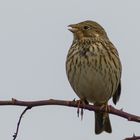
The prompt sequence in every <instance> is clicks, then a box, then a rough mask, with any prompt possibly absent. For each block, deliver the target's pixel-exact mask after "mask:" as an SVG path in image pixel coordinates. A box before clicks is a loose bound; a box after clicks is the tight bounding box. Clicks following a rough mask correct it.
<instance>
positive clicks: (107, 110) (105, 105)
mask: <svg viewBox="0 0 140 140" xmlns="http://www.w3.org/2000/svg"><path fill="white" fill-rule="evenodd" d="M103 109H105V112H109V111H110V106H108V104H107V103H105V104H102V105H101V107H100V110H103Z"/></svg>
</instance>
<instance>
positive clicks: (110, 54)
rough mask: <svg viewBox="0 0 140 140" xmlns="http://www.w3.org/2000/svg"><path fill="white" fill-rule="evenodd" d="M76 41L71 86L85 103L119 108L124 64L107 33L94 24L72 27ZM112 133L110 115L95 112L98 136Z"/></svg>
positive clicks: (68, 67) (69, 65) (70, 59)
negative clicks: (110, 104) (111, 99)
mask: <svg viewBox="0 0 140 140" xmlns="http://www.w3.org/2000/svg"><path fill="white" fill-rule="evenodd" d="M69 27H70V29H69V30H70V31H71V32H72V33H73V36H74V40H73V43H72V45H71V47H70V49H69V52H68V55H67V60H66V73H67V76H68V80H69V82H70V85H71V86H72V88H73V90H74V91H75V93H76V94H77V95H78V96H79V98H80V99H81V100H82V101H87V102H91V103H93V104H95V105H99V106H102V105H107V103H108V100H109V99H110V98H111V97H113V102H114V103H115V104H116V103H117V101H118V100H119V97H120V92H121V80H120V79H121V71H122V68H121V62H120V59H119V55H118V52H117V50H116V48H115V47H114V45H113V44H112V43H111V42H110V40H109V38H108V36H107V34H106V32H105V30H104V29H103V27H101V26H100V25H99V24H98V23H96V22H94V21H84V22H81V23H78V24H72V25H69ZM103 131H106V132H108V133H111V132H112V129H111V124H110V120H109V115H108V113H100V112H95V133H96V134H100V133H101V132H103Z"/></svg>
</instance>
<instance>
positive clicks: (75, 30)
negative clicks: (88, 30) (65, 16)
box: [68, 24, 78, 33]
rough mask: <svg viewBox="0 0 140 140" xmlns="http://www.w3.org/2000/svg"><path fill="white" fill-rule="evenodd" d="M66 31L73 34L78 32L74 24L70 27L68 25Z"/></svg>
mask: <svg viewBox="0 0 140 140" xmlns="http://www.w3.org/2000/svg"><path fill="white" fill-rule="evenodd" d="M68 27H69V28H68V30H69V31H71V32H72V33H75V32H77V31H78V28H77V27H76V25H75V24H71V25H68Z"/></svg>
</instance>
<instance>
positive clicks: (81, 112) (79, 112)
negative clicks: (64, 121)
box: [76, 100, 88, 120]
mask: <svg viewBox="0 0 140 140" xmlns="http://www.w3.org/2000/svg"><path fill="white" fill-rule="evenodd" d="M76 102H77V107H78V108H77V116H78V117H79V114H80V116H81V120H83V115H84V106H85V104H88V102H87V101H86V100H77V101H76ZM80 105H83V108H81V111H80Z"/></svg>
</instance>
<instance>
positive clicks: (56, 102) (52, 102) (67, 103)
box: [0, 99, 140, 140]
mask: <svg viewBox="0 0 140 140" xmlns="http://www.w3.org/2000/svg"><path fill="white" fill-rule="evenodd" d="M0 105H1V106H7V105H12V106H25V107H26V109H25V110H24V111H23V112H22V114H21V115H20V118H19V121H18V124H17V129H16V133H15V134H14V136H13V137H14V140H15V139H16V137H17V134H18V130H19V125H20V122H21V119H22V116H23V115H24V114H25V113H26V111H27V110H28V109H31V108H33V107H37V106H45V105H60V106H67V107H75V108H77V107H79V108H81V109H86V110H89V111H99V112H108V113H110V114H113V115H117V116H120V117H122V118H125V119H127V120H128V121H134V122H139V123H140V116H136V115H133V114H130V113H127V112H124V111H123V110H119V109H116V108H114V107H113V106H108V107H109V109H108V110H107V109H106V108H104V107H103V108H101V107H100V106H95V105H87V104H78V102H77V101H65V100H55V99H49V100H40V101H21V100H16V99H12V100H7V101H0ZM137 138H139V137H138V136H137V137H136V136H133V137H132V138H126V139H125V140H136V139H137Z"/></svg>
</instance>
